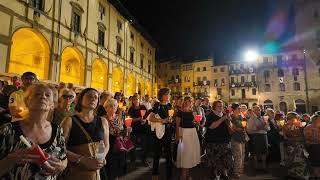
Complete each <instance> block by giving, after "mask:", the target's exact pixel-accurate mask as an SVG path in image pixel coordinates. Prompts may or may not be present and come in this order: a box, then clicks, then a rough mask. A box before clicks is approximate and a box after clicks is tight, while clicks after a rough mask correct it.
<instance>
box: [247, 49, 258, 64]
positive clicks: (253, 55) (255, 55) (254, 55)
mask: <svg viewBox="0 0 320 180" xmlns="http://www.w3.org/2000/svg"><path fill="white" fill-rule="evenodd" d="M257 58H258V52H257V51H255V50H248V51H246V52H245V54H244V59H245V60H246V61H248V62H252V61H254V60H256V59H257Z"/></svg>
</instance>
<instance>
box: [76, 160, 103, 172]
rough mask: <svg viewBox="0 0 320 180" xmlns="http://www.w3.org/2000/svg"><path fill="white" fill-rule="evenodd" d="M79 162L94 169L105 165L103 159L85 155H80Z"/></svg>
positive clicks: (89, 168)
mask: <svg viewBox="0 0 320 180" xmlns="http://www.w3.org/2000/svg"><path fill="white" fill-rule="evenodd" d="M80 162H81V164H83V165H84V166H85V167H86V168H87V169H88V170H94V171H96V170H99V169H101V168H102V167H103V166H104V165H105V163H104V161H99V160H97V159H94V158H87V157H82V159H81V161H80Z"/></svg>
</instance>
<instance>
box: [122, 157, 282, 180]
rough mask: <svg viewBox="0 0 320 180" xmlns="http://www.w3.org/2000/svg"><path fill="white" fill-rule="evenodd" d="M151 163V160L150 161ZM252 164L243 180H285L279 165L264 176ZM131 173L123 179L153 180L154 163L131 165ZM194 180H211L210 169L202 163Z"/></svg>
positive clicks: (176, 177)
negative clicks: (253, 168) (152, 169)
mask: <svg viewBox="0 0 320 180" xmlns="http://www.w3.org/2000/svg"><path fill="white" fill-rule="evenodd" d="M149 161H150V162H151V159H149ZM164 162H165V160H164V159H162V160H161V161H160V164H161V165H160V176H159V179H160V180H165V170H164V169H165V167H164V166H165V163H164ZM250 164H251V163H248V165H247V166H246V174H243V175H242V176H241V178H240V179H241V180H277V179H279V180H280V179H284V176H285V172H286V170H285V169H284V168H281V167H280V166H279V165H278V164H275V163H272V164H269V168H268V173H266V174H263V173H262V172H259V171H257V172H254V171H253V170H252V168H251V167H250ZM128 165H129V167H128V169H129V172H128V174H127V175H126V176H125V177H124V178H122V179H124V180H151V168H152V163H150V166H149V167H145V166H143V165H142V163H140V162H136V163H129V164H128ZM173 174H174V177H173V180H179V171H178V169H176V168H174V169H173ZM191 176H192V180H211V179H212V178H211V179H210V178H209V169H208V167H207V166H206V165H205V163H202V164H200V165H198V166H197V167H195V168H193V169H192V170H191Z"/></svg>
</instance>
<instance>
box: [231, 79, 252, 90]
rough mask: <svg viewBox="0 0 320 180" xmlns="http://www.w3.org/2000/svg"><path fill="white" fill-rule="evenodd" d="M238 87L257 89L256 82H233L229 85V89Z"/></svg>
mask: <svg viewBox="0 0 320 180" xmlns="http://www.w3.org/2000/svg"><path fill="white" fill-rule="evenodd" d="M238 87H257V82H255V81H254V82H242V83H241V82H234V83H230V88H238Z"/></svg>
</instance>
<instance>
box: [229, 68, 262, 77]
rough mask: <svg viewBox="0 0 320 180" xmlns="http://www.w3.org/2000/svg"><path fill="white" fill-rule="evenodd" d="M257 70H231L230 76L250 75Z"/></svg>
mask: <svg viewBox="0 0 320 180" xmlns="http://www.w3.org/2000/svg"><path fill="white" fill-rule="evenodd" d="M256 72H257V70H256V68H253V67H249V68H241V69H230V71H229V74H230V75H237V74H250V73H256Z"/></svg>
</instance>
